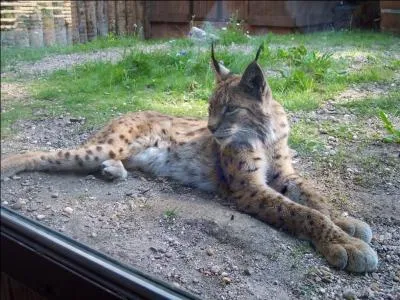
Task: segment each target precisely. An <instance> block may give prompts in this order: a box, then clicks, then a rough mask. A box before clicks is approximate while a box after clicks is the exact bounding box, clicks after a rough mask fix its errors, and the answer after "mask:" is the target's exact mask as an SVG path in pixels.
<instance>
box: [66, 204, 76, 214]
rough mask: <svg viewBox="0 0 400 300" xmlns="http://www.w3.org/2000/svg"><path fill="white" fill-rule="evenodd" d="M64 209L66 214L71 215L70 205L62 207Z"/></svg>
mask: <svg viewBox="0 0 400 300" xmlns="http://www.w3.org/2000/svg"><path fill="white" fill-rule="evenodd" d="M64 211H65V212H66V213H67V214H69V215H72V213H73V212H74V209H73V208H72V207H69V206H67V207H66V208H64Z"/></svg>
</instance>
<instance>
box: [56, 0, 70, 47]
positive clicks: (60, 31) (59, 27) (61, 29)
mask: <svg viewBox="0 0 400 300" xmlns="http://www.w3.org/2000/svg"><path fill="white" fill-rule="evenodd" d="M61 5H62V3H61V2H55V1H53V6H54V9H53V14H54V32H55V38H56V43H57V44H58V45H66V44H67V31H66V26H65V25H66V24H65V18H64V15H63V12H62V9H63V6H61Z"/></svg>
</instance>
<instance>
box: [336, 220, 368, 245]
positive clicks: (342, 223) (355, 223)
mask: <svg viewBox="0 0 400 300" xmlns="http://www.w3.org/2000/svg"><path fill="white" fill-rule="evenodd" d="M333 221H334V223H335V224H336V225H337V226H339V227H340V228H341V229H342V230H343V231H345V232H346V233H347V234H349V235H350V236H353V237H355V238H358V239H360V240H363V241H364V242H366V243H369V242H370V241H371V239H372V230H371V227H369V225H368V224H367V223H365V222H363V221H361V220H358V219H355V218H352V217H340V218H337V219H334V220H333Z"/></svg>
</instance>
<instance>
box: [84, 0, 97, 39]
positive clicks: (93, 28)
mask: <svg viewBox="0 0 400 300" xmlns="http://www.w3.org/2000/svg"><path fill="white" fill-rule="evenodd" d="M85 9H86V26H87V29H86V30H87V38H88V40H89V41H92V40H94V39H95V38H96V37H97V19H96V2H95V1H85Z"/></svg>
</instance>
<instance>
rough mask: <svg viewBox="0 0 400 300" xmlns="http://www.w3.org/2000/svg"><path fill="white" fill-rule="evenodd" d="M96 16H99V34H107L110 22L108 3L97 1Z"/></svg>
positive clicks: (101, 0)
mask: <svg viewBox="0 0 400 300" xmlns="http://www.w3.org/2000/svg"><path fill="white" fill-rule="evenodd" d="M96 18H97V35H99V36H107V34H108V24H107V3H105V1H103V0H100V1H96Z"/></svg>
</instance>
